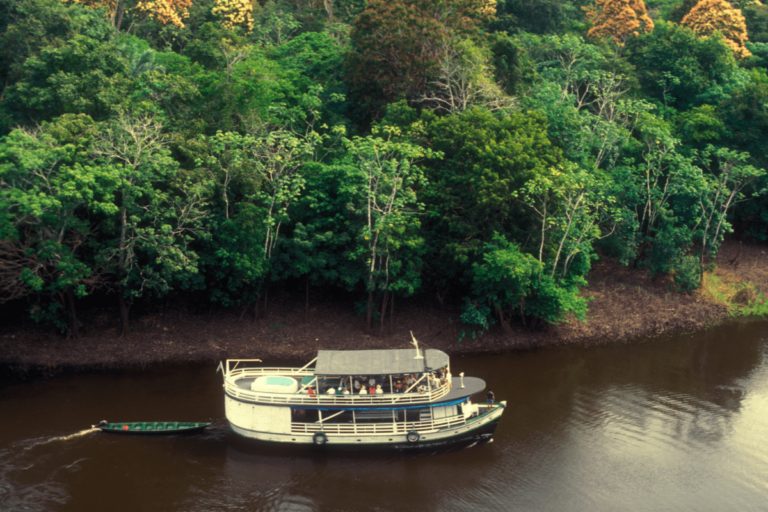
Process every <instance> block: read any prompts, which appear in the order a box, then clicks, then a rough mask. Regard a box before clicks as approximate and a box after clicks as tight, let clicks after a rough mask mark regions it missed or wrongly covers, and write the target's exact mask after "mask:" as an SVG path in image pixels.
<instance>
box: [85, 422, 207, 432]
mask: <svg viewBox="0 0 768 512" xmlns="http://www.w3.org/2000/svg"><path fill="white" fill-rule="evenodd" d="M210 424H211V423H210V422H208V423H205V422H182V421H136V422H130V423H107V422H106V421H102V422H101V423H99V424H98V425H96V428H98V429H101V431H102V432H109V433H112V434H141V435H158V434H165V435H169V434H186V433H189V432H199V431H200V430H203V429H204V428H205V427H207V426H208V425H210Z"/></svg>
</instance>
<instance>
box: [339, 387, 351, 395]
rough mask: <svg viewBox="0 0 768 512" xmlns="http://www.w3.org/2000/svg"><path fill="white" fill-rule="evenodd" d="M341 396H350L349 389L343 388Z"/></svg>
mask: <svg viewBox="0 0 768 512" xmlns="http://www.w3.org/2000/svg"><path fill="white" fill-rule="evenodd" d="M341 394H342V395H348V394H349V390H348V389H347V388H343V390H342V392H341Z"/></svg>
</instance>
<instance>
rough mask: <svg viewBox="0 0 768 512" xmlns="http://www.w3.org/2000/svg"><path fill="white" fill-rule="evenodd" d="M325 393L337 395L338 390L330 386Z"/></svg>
mask: <svg viewBox="0 0 768 512" xmlns="http://www.w3.org/2000/svg"><path fill="white" fill-rule="evenodd" d="M325 394H326V395H335V394H336V390H335V389H333V388H332V387H329V388H328V391H326V392H325Z"/></svg>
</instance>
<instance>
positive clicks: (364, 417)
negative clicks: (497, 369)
mask: <svg viewBox="0 0 768 512" xmlns="http://www.w3.org/2000/svg"><path fill="white" fill-rule="evenodd" d="M453 412H454V413H456V414H461V406H458V408H454V409H453ZM321 415H322V417H321ZM321 419H322V421H323V423H384V422H400V421H407V422H410V421H429V420H432V419H433V417H432V408H430V407H423V408H419V409H397V410H390V411H376V410H362V411H354V413H353V412H352V411H343V412H342V411H338V410H336V411H334V410H331V411H318V410H317V409H292V410H291V421H292V422H294V423H316V422H318V421H320V420H321Z"/></svg>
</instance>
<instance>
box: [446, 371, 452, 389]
mask: <svg viewBox="0 0 768 512" xmlns="http://www.w3.org/2000/svg"><path fill="white" fill-rule="evenodd" d="M445 381H446V382H447V383H448V387H449V388H452V387H453V375H451V372H448V373H446V374H445Z"/></svg>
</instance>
